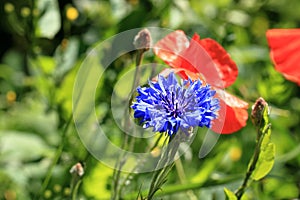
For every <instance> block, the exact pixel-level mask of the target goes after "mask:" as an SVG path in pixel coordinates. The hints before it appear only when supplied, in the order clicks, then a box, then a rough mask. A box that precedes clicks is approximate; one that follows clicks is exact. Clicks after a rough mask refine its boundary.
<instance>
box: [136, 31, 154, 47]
mask: <svg viewBox="0 0 300 200" xmlns="http://www.w3.org/2000/svg"><path fill="white" fill-rule="evenodd" d="M151 42H152V39H151V34H150V32H149V30H148V29H146V28H145V29H143V30H141V31H140V32H138V34H137V35H136V36H135V37H134V40H133V45H134V46H135V48H137V49H141V50H144V51H148V50H149V48H150V46H151Z"/></svg>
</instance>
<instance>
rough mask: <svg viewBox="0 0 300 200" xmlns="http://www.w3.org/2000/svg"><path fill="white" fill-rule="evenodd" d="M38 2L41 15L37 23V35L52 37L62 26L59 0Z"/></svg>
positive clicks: (41, 0)
mask: <svg viewBox="0 0 300 200" xmlns="http://www.w3.org/2000/svg"><path fill="white" fill-rule="evenodd" d="M37 3H38V5H37V7H38V11H39V13H41V16H40V17H39V20H38V23H37V29H36V35H37V36H38V37H45V38H49V39H52V38H53V37H54V36H55V34H56V33H57V32H58V31H59V29H60V26H61V22H60V13H59V8H58V3H57V0H39V1H37Z"/></svg>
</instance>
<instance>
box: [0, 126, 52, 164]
mask: <svg viewBox="0 0 300 200" xmlns="http://www.w3.org/2000/svg"><path fill="white" fill-rule="evenodd" d="M0 141H1V143H0V144H1V153H2V155H1V160H2V161H3V160H4V161H7V162H13V161H31V160H34V159H38V158H40V157H42V156H45V155H47V154H48V152H49V147H48V145H47V144H46V143H45V142H44V141H43V140H42V139H41V138H40V137H39V136H37V135H35V134H31V133H26V132H18V131H1V132H0Z"/></svg>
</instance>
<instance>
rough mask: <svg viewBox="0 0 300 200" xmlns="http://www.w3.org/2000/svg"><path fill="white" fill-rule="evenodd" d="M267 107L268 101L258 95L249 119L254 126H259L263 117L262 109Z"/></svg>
mask: <svg viewBox="0 0 300 200" xmlns="http://www.w3.org/2000/svg"><path fill="white" fill-rule="evenodd" d="M265 109H269V108H268V103H267V102H266V101H265V100H264V99H263V98H262V97H259V98H258V99H257V100H256V102H255V103H254V105H253V106H252V112H251V120H252V123H253V124H254V125H255V126H259V125H260V124H261V121H262V119H263V111H264V110H265Z"/></svg>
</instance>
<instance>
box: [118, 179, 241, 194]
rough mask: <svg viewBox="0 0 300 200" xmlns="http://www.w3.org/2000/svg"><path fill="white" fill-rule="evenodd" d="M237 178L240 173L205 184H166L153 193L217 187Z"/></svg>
mask: <svg viewBox="0 0 300 200" xmlns="http://www.w3.org/2000/svg"><path fill="white" fill-rule="evenodd" d="M239 179H241V175H238V176H230V177H228V178H222V179H220V180H219V181H212V182H207V183H205V184H203V183H202V182H201V183H185V184H172V185H166V186H165V187H164V190H163V191H158V192H157V193H156V194H155V196H156V197H162V196H166V195H171V194H176V193H180V192H185V191H189V190H199V189H201V188H211V187H218V186H222V185H224V184H226V183H228V182H232V181H237V180H239ZM147 192H148V191H147V190H144V191H142V192H140V193H141V194H142V195H143V196H144V195H146V194H147ZM137 195H138V193H137V192H135V193H131V194H128V195H126V196H124V200H131V199H134V198H136V196H137Z"/></svg>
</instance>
